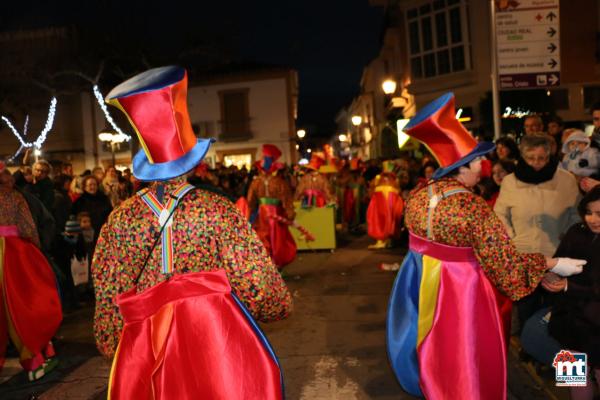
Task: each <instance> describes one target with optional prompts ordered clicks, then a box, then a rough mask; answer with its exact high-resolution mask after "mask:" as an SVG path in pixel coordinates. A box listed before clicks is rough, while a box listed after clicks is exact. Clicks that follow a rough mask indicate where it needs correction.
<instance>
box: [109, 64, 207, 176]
mask: <svg viewBox="0 0 600 400" xmlns="http://www.w3.org/2000/svg"><path fill="white" fill-rule="evenodd" d="M105 100H106V102H107V103H108V104H112V105H114V106H116V107H117V108H119V109H120V110H121V111H123V112H124V113H125V115H126V116H127V118H128V119H129V122H130V123H131V125H132V126H133V129H134V130H135V132H136V134H137V137H138V139H139V140H140V144H141V146H142V150H140V151H139V152H138V153H137V154H136V155H135V156H134V157H133V175H134V176H135V177H136V178H137V179H139V180H141V181H162V180H168V179H171V178H175V177H177V176H180V175H183V174H185V173H186V172H188V171H190V170H191V169H193V168H194V167H195V166H196V165H198V163H199V162H200V161H201V160H202V159H203V158H204V156H205V155H206V152H207V151H208V148H209V147H210V144H211V142H212V140H211V139H198V138H196V135H195V134H194V131H193V130H192V124H191V122H190V116H189V114H188V108H187V72H186V71H185V69H184V68H181V67H176V66H169V67H162V68H154V69H151V70H149V71H146V72H143V73H141V74H139V75H136V76H134V77H133V78H131V79H128V80H127V81H125V82H123V83H121V84H120V85H118V86H117V87H115V88H114V89H113V90H111V91H110V93H109V94H108V95H107V96H106V99H105Z"/></svg>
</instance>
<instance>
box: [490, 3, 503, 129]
mask: <svg viewBox="0 0 600 400" xmlns="http://www.w3.org/2000/svg"><path fill="white" fill-rule="evenodd" d="M490 16H491V21H490V27H491V46H490V47H491V49H492V54H491V55H492V75H491V79H492V104H493V106H492V113H493V114H494V140H495V139H498V138H499V137H500V134H501V133H502V131H501V126H500V93H499V92H498V54H497V52H496V5H495V2H494V0H490Z"/></svg>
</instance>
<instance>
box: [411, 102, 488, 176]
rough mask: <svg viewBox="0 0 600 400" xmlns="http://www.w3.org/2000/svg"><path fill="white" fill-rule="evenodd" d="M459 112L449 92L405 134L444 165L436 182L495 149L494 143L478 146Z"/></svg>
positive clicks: (430, 105)
mask: <svg viewBox="0 0 600 400" xmlns="http://www.w3.org/2000/svg"><path fill="white" fill-rule="evenodd" d="M455 113H456V111H455V110H454V94H452V93H446V94H444V95H443V96H441V97H439V98H438V99H436V100H434V101H433V102H431V103H429V104H428V105H426V106H425V107H423V109H421V111H419V112H418V113H417V115H415V116H414V117H413V118H412V119H411V120H410V122H409V123H408V124H407V125H406V127H405V128H404V132H406V133H407V134H408V135H410V136H412V137H414V138H415V139H417V140H419V141H420V142H421V143H423V144H424V145H425V146H426V147H427V148H428V149H429V151H431V154H433V156H434V157H435V159H436V160H437V162H438V164H439V165H440V168H438V169H437V170H436V171H435V173H434V174H433V179H439V178H441V177H443V176H445V175H447V174H448V173H450V172H452V171H454V170H456V169H457V168H459V167H461V166H463V165H466V164H468V163H470V162H471V161H473V160H474V159H476V158H477V157H479V156H482V155H484V154H487V153H489V152H490V151H492V150H494V148H495V146H494V144H493V143H491V142H481V143H478V142H477V140H475V138H473V136H471V134H470V133H469V131H467V130H466V129H465V127H464V126H463V125H462V124H461V123H460V121H458V120H457V119H456V114H455Z"/></svg>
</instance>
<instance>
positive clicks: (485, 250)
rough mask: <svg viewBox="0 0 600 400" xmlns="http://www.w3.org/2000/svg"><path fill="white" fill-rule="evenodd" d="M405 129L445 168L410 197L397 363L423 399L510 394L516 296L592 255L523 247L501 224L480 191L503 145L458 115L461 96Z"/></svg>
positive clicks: (390, 331)
mask: <svg viewBox="0 0 600 400" xmlns="http://www.w3.org/2000/svg"><path fill="white" fill-rule="evenodd" d="M405 131H406V133H407V134H409V135H411V136H412V137H414V138H416V139H418V140H420V141H421V142H423V143H424V144H425V145H426V146H427V147H428V148H429V150H430V151H431V153H432V154H433V155H434V156H435V157H436V159H437V161H438V163H439V165H440V168H439V169H438V170H437V171H436V172H435V174H434V176H433V179H432V180H431V181H430V182H429V183H428V184H427V185H426V186H425V187H422V188H418V189H416V191H414V192H413V193H411V195H410V197H409V199H408V201H407V204H406V209H405V211H406V214H405V223H406V226H407V228H408V230H409V252H408V254H407V255H406V257H405V258H404V262H403V265H402V268H401V269H400V272H399V273H398V277H397V278H396V282H395V283H394V287H393V289H392V293H391V297H390V304H389V309H388V317H387V318H388V321H387V322H388V323H387V346H388V355H389V358H390V361H391V364H392V368H393V369H394V372H395V374H396V377H397V378H398V380H399V382H400V384H401V385H402V387H403V388H404V389H405V390H406V391H407V392H409V393H411V394H413V395H416V396H424V397H426V398H428V399H448V398H452V399H486V400H488V399H505V398H506V395H507V394H506V342H505V336H506V334H505V332H506V328H507V327H506V324H507V321H509V316H510V300H509V298H510V299H512V300H516V299H519V298H521V297H523V296H525V295H527V294H528V293H530V292H532V291H533V290H534V289H535V288H536V286H537V285H538V284H539V283H540V281H541V280H542V279H544V278H545V274H547V273H548V270H549V269H552V271H553V272H555V273H557V274H560V275H563V276H568V275H571V274H575V273H579V272H581V271H582V268H583V267H582V265H583V264H584V263H585V262H584V261H582V260H573V259H562V258H561V259H558V260H557V259H547V258H546V257H544V256H543V255H542V254H523V253H518V252H517V251H516V250H515V247H514V246H513V244H512V243H511V241H510V238H509V236H508V234H507V233H506V230H505V228H504V226H503V225H502V222H501V221H500V220H499V219H498V218H497V217H496V215H495V214H494V212H493V211H492V209H491V208H490V207H489V206H488V205H487V204H486V202H485V201H484V200H483V199H482V198H481V197H479V196H476V195H475V194H474V193H473V192H472V191H471V188H472V187H474V186H475V185H476V184H477V182H478V181H479V177H480V174H481V161H480V157H481V156H483V155H484V154H487V153H489V152H491V151H492V150H493V149H494V145H493V144H492V143H487V142H482V143H479V144H478V143H477V142H476V140H475V139H474V138H473V137H472V136H471V135H470V134H469V133H468V131H467V130H466V129H465V128H464V127H463V126H462V125H461V124H460V122H458V120H457V119H456V117H455V108H454V96H453V95H452V94H446V95H444V96H442V97H440V98H439V99H437V100H435V101H434V102H433V103H431V104H429V105H427V106H426V107H425V108H423V109H422V110H421V111H420V112H419V113H418V114H417V115H416V116H415V117H414V118H413V119H412V120H411V121H410V123H409V124H408V125H407V127H406V128H405ZM548 276H550V275H548Z"/></svg>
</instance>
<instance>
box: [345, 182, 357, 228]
mask: <svg viewBox="0 0 600 400" xmlns="http://www.w3.org/2000/svg"><path fill="white" fill-rule="evenodd" d="M356 201H357V199H355V198H354V189H352V188H350V187H346V189H344V210H343V216H344V222H346V223H352V222H354V217H355V216H356V210H355V207H356V204H355V203H356Z"/></svg>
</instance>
